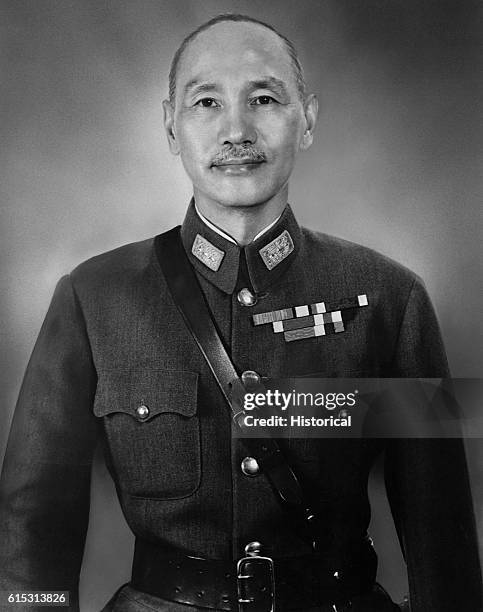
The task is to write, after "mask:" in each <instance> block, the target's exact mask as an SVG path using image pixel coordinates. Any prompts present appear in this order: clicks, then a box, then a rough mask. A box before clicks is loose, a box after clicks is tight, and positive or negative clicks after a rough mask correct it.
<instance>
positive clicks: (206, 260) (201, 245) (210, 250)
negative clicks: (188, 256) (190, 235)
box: [191, 234, 225, 272]
mask: <svg viewBox="0 0 483 612" xmlns="http://www.w3.org/2000/svg"><path fill="white" fill-rule="evenodd" d="M191 252H192V253H193V255H194V256H195V257H196V259H199V260H200V261H201V263H202V264H205V266H206V267H207V268H209V269H210V270H213V272H217V271H218V268H219V267H220V266H221V262H222V261H223V257H225V251H222V250H221V249H219V248H218V247H216V246H215V245H214V244H211V242H210V241H209V240H207V239H206V238H203V236H200V235H199V234H196V238H195V239H194V241H193V246H192V247H191Z"/></svg>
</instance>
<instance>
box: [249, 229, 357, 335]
mask: <svg viewBox="0 0 483 612" xmlns="http://www.w3.org/2000/svg"><path fill="white" fill-rule="evenodd" d="M277 240H278V239H277ZM368 305H369V302H368V299H367V295H366V294H362V295H357V296H355V297H352V298H343V299H341V300H333V301H331V302H317V303H316V304H306V305H304V306H293V307H292V306H291V307H289V308H282V309H280V310H272V311H271V312H262V313H260V314H256V315H253V317H252V320H253V324H254V325H264V324H266V323H271V324H272V327H273V331H274V332H275V333H276V334H277V333H280V332H283V335H284V339H285V342H292V341H293V340H303V339H304V338H315V337H316V336H325V335H327V334H338V333H340V332H343V331H345V327H344V320H343V318H342V313H343V311H344V310H347V309H349V308H361V307H362V306H368Z"/></svg>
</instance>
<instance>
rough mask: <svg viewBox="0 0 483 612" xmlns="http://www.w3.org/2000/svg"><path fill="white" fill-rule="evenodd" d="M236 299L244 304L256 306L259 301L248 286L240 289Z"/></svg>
mask: <svg viewBox="0 0 483 612" xmlns="http://www.w3.org/2000/svg"><path fill="white" fill-rule="evenodd" d="M236 299H237V300H238V302H239V303H240V304H241V305H242V306H255V304H256V303H257V298H256V296H255V295H253V293H252V292H251V291H250V289H247V288H246V287H245V288H244V289H240V291H239V292H238V295H237V296H236Z"/></svg>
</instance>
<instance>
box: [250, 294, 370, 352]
mask: <svg viewBox="0 0 483 612" xmlns="http://www.w3.org/2000/svg"><path fill="white" fill-rule="evenodd" d="M368 305H369V301H368V299H367V295H366V294H362V295H357V296H355V297H353V298H343V299H341V300H338V301H337V300H331V301H330V302H317V303H315V304H307V305H304V306H292V307H290V308H282V309H280V310H272V311H271V312H262V313H260V314H256V315H253V317H252V320H253V324H254V325H265V324H267V323H271V324H272V327H273V331H274V333H276V334H278V333H283V336H284V339H285V342H292V341H294V340H303V339H304V338H315V337H317V336H326V335H328V334H338V333H341V332H343V331H345V327H344V321H343V312H344V310H348V309H349V308H351V309H352V308H361V307H362V306H368Z"/></svg>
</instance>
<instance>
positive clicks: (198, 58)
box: [176, 22, 296, 90]
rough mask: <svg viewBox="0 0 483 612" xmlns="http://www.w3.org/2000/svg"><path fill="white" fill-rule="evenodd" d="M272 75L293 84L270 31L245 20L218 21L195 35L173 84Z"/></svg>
mask: <svg viewBox="0 0 483 612" xmlns="http://www.w3.org/2000/svg"><path fill="white" fill-rule="evenodd" d="M262 75H263V76H266V75H270V76H274V77H276V78H279V79H281V80H283V81H285V82H286V83H287V85H293V86H294V87H295V86H296V84H295V75H294V71H293V67H292V63H291V59H290V56H289V54H288V51H287V48H286V46H285V44H284V42H283V41H282V40H281V39H280V38H279V36H277V34H275V32H272V31H271V30H268V29H267V28H265V27H263V26H261V25H259V24H256V23H247V22H221V23H218V24H216V25H214V26H212V27H211V28H209V29H208V30H205V31H203V32H201V33H200V34H198V36H197V37H196V38H195V39H194V40H193V41H191V42H190V43H189V45H188V47H187V48H186V49H185V50H184V52H183V55H182V57H181V61H180V65H179V67H178V75H177V79H176V81H177V83H176V86H177V88H179V89H180V90H181V89H182V88H183V87H184V85H186V83H188V82H189V81H191V80H192V79H194V78H195V79H198V78H200V79H203V80H204V79H207V80H210V81H212V80H214V81H215V82H216V81H219V80H223V79H228V78H230V79H232V80H233V78H246V79H256V78H258V77H260V76H262Z"/></svg>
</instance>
